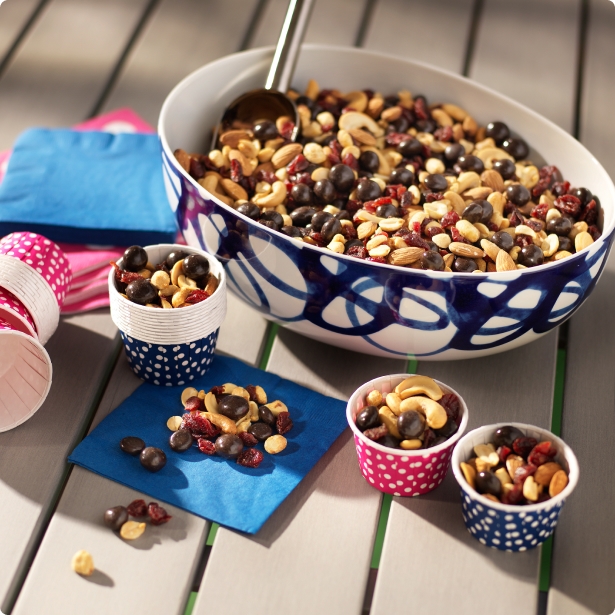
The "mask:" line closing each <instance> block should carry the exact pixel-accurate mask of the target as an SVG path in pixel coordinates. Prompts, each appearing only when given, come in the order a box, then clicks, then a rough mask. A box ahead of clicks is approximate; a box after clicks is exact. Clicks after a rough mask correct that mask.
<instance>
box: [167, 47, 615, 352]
mask: <svg viewBox="0 0 615 615" xmlns="http://www.w3.org/2000/svg"><path fill="white" fill-rule="evenodd" d="M272 53H273V50H272V49H255V50H252V51H247V52H242V53H238V54H234V55H231V56H227V57H225V58H222V59H220V60H217V61H216V62H212V63H211V64H208V65H206V66H204V67H202V68H200V69H199V70H197V71H195V72H194V73H192V74H191V75H189V76H188V77H186V78H185V79H184V80H183V81H182V82H181V83H179V84H178V85H177V86H176V87H175V88H174V89H173V91H172V92H171V93H170V94H169V96H168V97H167V99H166V101H165V103H164V105H163V107H162V111H161V114H160V121H159V126H158V131H159V135H160V140H161V143H162V150H163V151H162V158H163V169H164V177H165V182H166V187H167V194H168V198H169V202H170V204H171V207H172V208H173V210H174V211H175V212H176V215H177V218H178V221H179V224H180V228H181V229H182V231H183V233H184V235H185V237H186V240H187V241H188V243H189V244H190V245H193V246H195V247H202V248H204V249H205V250H207V251H208V252H210V253H211V254H215V255H216V256H217V257H218V258H220V259H221V260H222V262H223V263H224V265H225V269H226V272H227V275H228V285H229V288H230V289H231V290H232V291H233V292H234V293H236V294H237V295H238V296H239V297H241V298H242V299H243V300H244V301H246V302H247V303H248V304H250V305H252V306H253V307H255V308H256V309H258V310H260V311H261V312H262V313H263V315H264V316H265V317H267V318H269V319H271V320H275V321H276V322H279V323H280V324H282V325H284V326H287V327H289V328H290V329H293V330H295V331H297V332H299V333H302V334H303V335H306V336H308V337H312V338H315V339H318V340H320V341H323V342H327V343H330V344H333V345H336V346H341V347H343V348H348V349H351V350H355V351H359V352H366V353H370V354H375V355H380V356H388V357H406V356H408V355H409V356H415V357H418V358H420V359H422V360H439V359H447V360H448V359H462V358H469V357H480V356H484V355H488V354H493V353H496V352H501V351H503V350H508V349H511V348H515V347H517V346H521V345H523V344H526V343H528V342H531V341H533V340H535V339H537V338H538V337H540V336H541V335H544V334H545V333H547V332H548V331H549V330H551V329H552V328H554V327H556V326H557V325H559V324H561V323H562V322H563V321H564V320H565V319H566V318H568V317H570V316H571V315H572V314H573V313H574V312H575V311H576V310H577V309H578V308H579V306H580V305H581V303H582V302H583V301H584V300H585V299H586V298H587V296H588V295H589V293H590V292H591V291H592V289H593V287H594V285H595V283H596V281H597V279H598V277H599V276H600V274H601V272H602V269H603V267H604V263H605V262H606V257H607V255H608V252H609V250H610V247H611V243H612V240H613V230H614V227H615V215H614V212H615V187H614V186H613V182H612V181H611V180H610V178H609V176H608V174H607V173H606V171H605V170H604V169H603V168H602V166H601V165H600V164H599V163H598V161H597V160H596V159H595V158H594V157H593V156H592V155H591V154H590V153H589V152H588V151H587V150H586V149H585V148H584V147H583V146H582V145H581V144H580V143H579V142H578V141H576V140H575V139H574V138H572V137H571V136H570V135H569V134H568V133H566V132H564V131H563V130H562V129H561V128H559V127H558V126H556V125H555V124H553V123H552V122H550V121H548V120H546V119H544V118H543V117H541V116H539V115H538V114H536V113H534V112H533V111H531V110H530V109H527V108H526V107H524V106H522V105H520V104H518V103H516V102H514V101H512V100H510V99H508V98H506V97H505V96H502V95H501V94H498V93H497V92H494V91H492V90H490V89H488V88H486V87H483V86H481V85H478V84H477V83H474V82H472V81H469V80H468V79H465V78H463V77H460V76H458V75H454V74H451V73H448V72H446V71H443V70H439V69H437V68H433V67H431V66H427V65H425V64H421V63H418V62H411V61H409V60H404V59H401V58H396V57H392V56H388V55H385V54H381V53H374V52H371V51H365V50H362V49H353V48H339V47H330V46H323V45H306V46H304V48H303V49H302V52H301V56H300V58H299V62H298V65H297V70H296V73H295V78H294V86H295V87H296V88H297V89H299V90H302V89H303V88H304V87H305V86H306V84H307V82H308V79H310V78H314V79H316V80H317V81H318V83H319V84H320V86H321V87H324V88H337V89H340V90H342V91H351V90H357V89H363V88H372V89H375V90H378V91H380V92H382V93H383V94H385V95H386V94H389V93H395V92H397V91H399V90H400V89H403V88H405V89H409V90H410V91H411V92H413V93H414V94H419V93H421V94H424V95H425V96H427V99H428V101H440V102H452V103H455V104H458V105H460V106H461V107H463V108H465V109H467V110H468V111H469V112H470V113H471V114H472V115H473V116H474V117H475V118H476V120H477V121H478V122H479V123H481V124H486V123H487V122H489V121H493V120H502V121H504V122H506V123H507V124H508V125H509V127H510V128H511V130H512V131H513V132H515V133H517V134H519V135H521V136H523V137H524V138H525V139H526V140H527V142H528V143H529V144H530V146H531V147H532V154H531V156H532V157H533V158H534V159H536V160H544V161H547V162H548V163H549V164H555V165H556V166H557V167H558V168H559V169H560V170H561V171H562V173H563V175H564V177H565V178H566V179H567V180H569V181H570V182H571V184H572V185H573V186H585V187H587V188H589V189H590V190H591V191H592V192H593V193H594V194H596V195H598V196H599V197H600V200H601V203H602V212H603V220H602V224H603V234H602V237H600V239H599V240H598V241H596V242H595V243H594V244H592V245H591V246H590V247H589V248H587V249H586V250H583V251H582V252H580V253H579V254H575V255H574V256H572V257H569V258H567V259H564V260H561V261H558V262H554V263H549V264H547V265H543V266H541V267H537V268H530V269H525V270H518V271H513V272H500V273H483V274H476V273H474V274H462V273H454V274H451V273H445V272H434V271H420V270H416V269H404V268H400V267H392V266H389V265H380V264H373V263H369V262H367V261H362V260H358V259H355V258H352V257H348V256H345V255H343V254H342V255H340V254H335V253H333V252H331V251H328V250H323V249H320V248H316V247H313V246H310V245H308V244H305V243H303V244H300V243H298V242H297V241H294V240H292V239H290V238H289V237H287V236H285V235H283V234H281V233H278V232H276V231H272V230H270V229H268V228H266V227H263V226H262V225H260V224H258V223H256V222H254V221H252V220H250V219H248V218H247V217H246V216H243V215H241V214H239V213H237V212H236V211H235V210H234V209H232V208H231V207H228V206H226V205H224V204H223V203H222V202H221V201H220V200H218V199H217V198H216V197H214V196H213V195H212V194H210V193H209V192H207V191H206V190H204V189H203V188H202V187H201V186H200V185H199V184H197V183H196V182H195V181H194V180H193V179H192V178H191V177H190V176H189V175H188V174H187V173H186V172H185V171H184V170H183V169H182V168H181V166H180V165H179V164H178V162H177V161H176V159H175V157H174V155H173V151H174V150H175V149H177V148H182V149H184V150H187V151H195V152H202V153H206V152H207V151H208V149H209V140H210V135H211V127H212V126H213V125H214V124H215V122H216V121H217V120H218V118H219V116H220V114H221V112H222V110H223V108H224V106H225V105H226V104H227V103H228V102H230V101H231V100H232V99H233V98H235V97H236V96H237V95H239V94H241V93H243V92H245V91H247V90H250V89H252V88H256V87H259V86H261V84H262V83H264V80H265V75H266V73H267V69H268V66H269V63H270V61H271V57H272Z"/></svg>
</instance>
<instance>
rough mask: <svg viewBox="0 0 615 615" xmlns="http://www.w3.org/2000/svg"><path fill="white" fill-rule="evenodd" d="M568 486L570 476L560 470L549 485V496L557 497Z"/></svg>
mask: <svg viewBox="0 0 615 615" xmlns="http://www.w3.org/2000/svg"><path fill="white" fill-rule="evenodd" d="M567 484H568V475H567V474H566V472H565V471H564V470H558V471H557V472H556V473H555V474H554V475H553V477H552V478H551V482H550V483H549V495H550V496H551V497H555V496H556V495H558V494H560V493H561V492H562V491H563V490H564V489H565V488H566V485H567Z"/></svg>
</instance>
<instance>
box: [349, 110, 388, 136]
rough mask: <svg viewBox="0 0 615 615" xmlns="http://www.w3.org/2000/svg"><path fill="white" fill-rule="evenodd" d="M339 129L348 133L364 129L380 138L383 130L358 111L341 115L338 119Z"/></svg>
mask: <svg viewBox="0 0 615 615" xmlns="http://www.w3.org/2000/svg"><path fill="white" fill-rule="evenodd" d="M339 127H340V128H343V129H344V130H348V131H350V130H353V129H355V128H366V129H367V130H369V132H371V133H372V134H373V135H374V136H375V137H381V136H383V135H384V129H383V128H382V127H380V126H378V124H376V122H375V121H374V120H373V119H372V118H371V117H369V115H365V114H364V113H359V112H358V111H349V112H348V113H342V115H341V116H340V119H339Z"/></svg>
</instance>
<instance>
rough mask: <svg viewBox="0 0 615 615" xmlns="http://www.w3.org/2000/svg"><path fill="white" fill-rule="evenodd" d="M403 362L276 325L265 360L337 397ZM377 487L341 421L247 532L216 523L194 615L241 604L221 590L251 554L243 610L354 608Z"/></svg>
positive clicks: (229, 612) (232, 583)
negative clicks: (330, 440)
mask: <svg viewBox="0 0 615 615" xmlns="http://www.w3.org/2000/svg"><path fill="white" fill-rule="evenodd" d="M404 367H405V362H403V361H399V360H391V359H380V358H379V359H376V358H374V357H370V356H367V355H359V354H356V353H351V352H348V351H345V350H341V349H339V348H333V347H328V346H325V345H323V344H321V343H319V342H315V341H313V340H308V339H304V338H301V337H300V336H298V335H297V334H295V333H292V332H290V331H286V330H282V331H280V332H279V333H278V336H277V338H276V340H275V342H274V346H273V349H272V353H271V358H270V361H269V365H268V366H267V369H268V370H269V371H272V372H275V373H277V374H279V375H280V376H283V377H285V378H289V379H291V380H293V381H295V382H298V383H300V384H302V385H304V386H308V387H310V388H313V389H316V390H318V391H320V392H322V393H326V394H328V395H332V396H333V397H337V398H342V399H346V398H347V397H349V396H350V395H351V394H352V392H353V391H354V390H355V389H356V388H357V387H358V386H360V385H361V384H362V383H364V382H366V381H368V380H370V379H371V378H374V377H376V376H379V375H382V374H386V373H397V372H401V371H403V370H404ZM380 500H381V494H380V493H379V492H378V491H376V490H374V489H372V488H371V487H370V486H369V485H368V484H367V483H366V481H365V480H364V479H363V477H362V476H361V474H360V471H359V468H358V464H357V458H356V451H355V449H354V441H353V439H352V437H351V436H350V433H349V430H346V431H345V432H344V434H343V435H342V436H340V438H339V439H338V440H337V441H336V442H335V444H334V445H333V446H332V448H331V449H330V450H329V451H328V452H327V453H326V454H325V455H324V457H323V458H322V459H321V460H320V461H319V462H318V464H317V465H316V466H315V467H314V469H313V470H312V471H311V472H310V473H309V474H308V476H307V477H306V479H305V480H304V481H302V483H301V484H300V485H299V486H298V487H297V488H296V489H295V490H294V491H293V493H292V494H291V495H290V496H289V498H288V499H287V500H286V501H285V502H284V503H283V504H282V506H280V508H279V509H278V510H277V511H276V512H275V513H274V515H273V516H272V517H271V518H270V519H269V520H268V521H267V523H266V524H265V526H264V527H263V528H262V529H261V531H260V532H259V533H258V534H257V535H256V536H245V535H241V534H238V533H236V532H233V531H230V530H227V529H224V528H221V529H220V530H219V531H218V534H217V536H216V540H215V542H214V546H213V549H212V552H211V555H210V558H209V561H208V563H207V568H206V569H205V576H204V578H203V581H202V583H201V588H200V590H199V596H198V598H197V602H196V604H195V608H194V611H193V613H194V615H203V614H204V613H225V615H234V614H239V613H244V612H245V608H246V605H245V602H244V601H243V600H229V599H228V597H229V596H232V595H234V594H235V592H236V587H237V578H236V575H235V574H232V573H230V572H229V571H231V570H234V569H236V566H237V562H252V563H254V566H252V567H251V568H250V597H249V604H250V607H249V610H250V612H251V613H254V614H255V615H257V614H267V615H271V614H272V613H293V614H295V615H300V614H304V613H305V614H307V613H310V614H312V613H327V615H336V614H340V615H342V614H343V615H346V614H348V613H359V612H360V611H361V606H362V604H363V597H364V594H365V586H366V584H367V575H368V572H369V565H370V558H371V552H372V544H373V539H374V535H375V530H376V524H377V520H378V511H379V506H380Z"/></svg>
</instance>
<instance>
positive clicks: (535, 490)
mask: <svg viewBox="0 0 615 615" xmlns="http://www.w3.org/2000/svg"><path fill="white" fill-rule="evenodd" d="M566 480H568V478H566ZM541 492H542V485H539V484H538V483H537V482H536V481H535V480H534V477H533V476H528V477H527V478H526V479H525V481H523V497H524V498H525V499H526V500H529V501H530V502H536V501H537V500H538V496H539V495H540V493H541Z"/></svg>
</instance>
